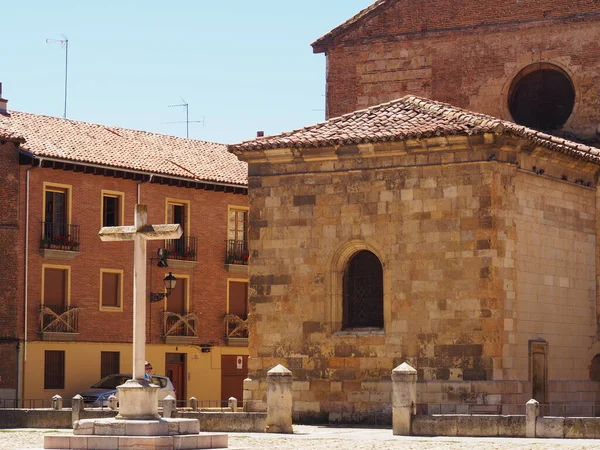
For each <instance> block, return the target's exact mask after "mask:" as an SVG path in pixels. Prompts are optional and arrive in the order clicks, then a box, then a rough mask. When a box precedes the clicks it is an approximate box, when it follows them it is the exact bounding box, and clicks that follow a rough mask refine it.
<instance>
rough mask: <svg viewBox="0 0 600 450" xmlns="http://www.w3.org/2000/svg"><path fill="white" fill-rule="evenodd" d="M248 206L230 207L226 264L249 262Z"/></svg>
mask: <svg viewBox="0 0 600 450" xmlns="http://www.w3.org/2000/svg"><path fill="white" fill-rule="evenodd" d="M249 256H250V253H249V251H248V208H241V207H231V206H230V207H229V209H228V211H227V255H226V264H243V265H245V264H248V258H249Z"/></svg>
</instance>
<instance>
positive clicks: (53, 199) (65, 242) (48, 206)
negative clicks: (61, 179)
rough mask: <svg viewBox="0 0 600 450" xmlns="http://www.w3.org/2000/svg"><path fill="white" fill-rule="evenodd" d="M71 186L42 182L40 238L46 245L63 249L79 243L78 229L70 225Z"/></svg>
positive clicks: (70, 248)
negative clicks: (42, 201)
mask: <svg viewBox="0 0 600 450" xmlns="http://www.w3.org/2000/svg"><path fill="white" fill-rule="evenodd" d="M70 205H71V186H68V185H62V184H51V183H44V212H43V220H42V240H43V241H44V244H45V245H47V246H52V247H53V248H59V249H63V248H61V247H65V246H66V247H69V248H68V249H69V250H73V248H72V247H73V245H74V243H75V242H77V246H78V245H79V243H78V241H79V236H78V234H79V233H78V230H77V229H74V227H73V226H71V224H70V222H71V212H70Z"/></svg>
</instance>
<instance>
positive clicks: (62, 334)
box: [40, 305, 81, 341]
mask: <svg viewBox="0 0 600 450" xmlns="http://www.w3.org/2000/svg"><path fill="white" fill-rule="evenodd" d="M80 310H81V308H79V307H78V306H62V305H60V306H59V305H42V306H41V307H40V334H41V335H42V340H44V341H73V340H75V338H76V337H77V335H78V334H79V311H80Z"/></svg>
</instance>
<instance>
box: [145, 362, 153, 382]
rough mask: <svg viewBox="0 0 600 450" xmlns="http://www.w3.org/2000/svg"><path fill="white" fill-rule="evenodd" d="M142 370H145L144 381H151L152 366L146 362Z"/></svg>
mask: <svg viewBox="0 0 600 450" xmlns="http://www.w3.org/2000/svg"><path fill="white" fill-rule="evenodd" d="M144 368H145V369H146V371H145V373H144V379H145V380H148V381H152V376H151V375H152V364H150V363H149V362H148V361H146V363H145V364H144Z"/></svg>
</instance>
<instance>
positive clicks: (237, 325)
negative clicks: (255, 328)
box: [224, 314, 248, 338]
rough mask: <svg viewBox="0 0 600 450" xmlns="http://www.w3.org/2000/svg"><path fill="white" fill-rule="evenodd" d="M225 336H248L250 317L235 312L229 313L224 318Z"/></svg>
mask: <svg viewBox="0 0 600 450" xmlns="http://www.w3.org/2000/svg"><path fill="white" fill-rule="evenodd" d="M224 322H225V336H226V337H228V338H247V337H248V319H247V318H246V319H244V318H242V317H240V316H236V315H235V314H227V315H226V316H225V319H224Z"/></svg>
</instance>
